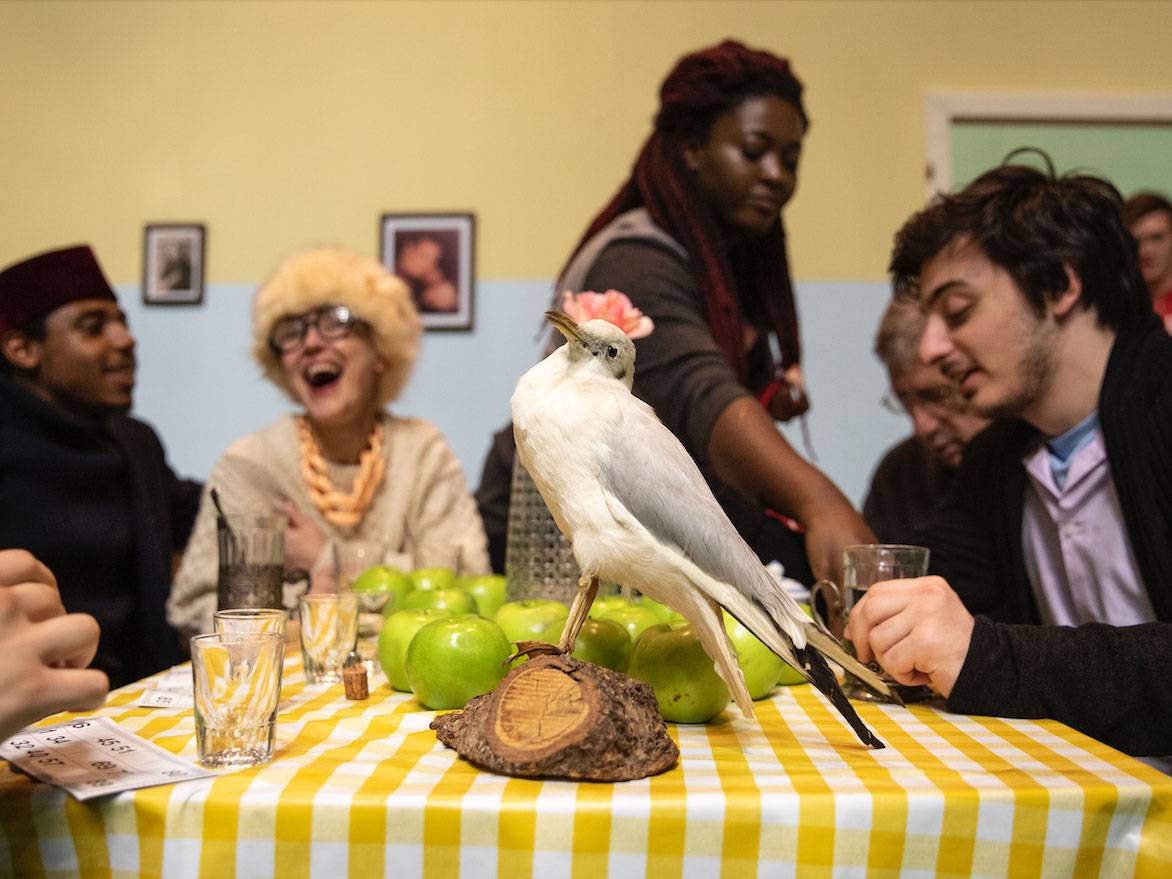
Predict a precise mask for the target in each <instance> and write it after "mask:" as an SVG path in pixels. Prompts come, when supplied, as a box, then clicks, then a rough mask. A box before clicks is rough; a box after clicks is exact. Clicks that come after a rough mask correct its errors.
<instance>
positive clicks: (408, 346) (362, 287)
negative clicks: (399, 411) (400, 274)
mask: <svg viewBox="0 0 1172 879" xmlns="http://www.w3.org/2000/svg"><path fill="white" fill-rule="evenodd" d="M323 305H345V306H347V307H348V308H349V309H350V311H351V312H353V313H354V314H355V315H356V316H358V317H360V318H362V319H363V320H364V321H366V322H367V323H368V324H370V327H371V344H373V345H374V350H375V351H377V352H378V353H379V355H380V356H381V357H382V358H383V359H384V360H386V369H384V370H383V372H382V374H381V375H380V376H379V384H378V405H379V408H380V409H381V408H382V407H383V406H385V405H386V404H387V403H389V402H391V401H392V400H394V399H395V398H396V397H397V396H399V393H400V392H401V391H402V390H403V387H404V386H405V385H406V384H407V379H408V378H409V377H410V375H411V368H412V367H413V366H414V365H415V358H416V357H417V356H418V354H419V340H420V333H421V332H422V325H421V324H420V321H419V315H418V313H416V311H415V306H414V305H413V304H412V303H411V294H410V292H409V291H408V289H407V285H406V284H404V283H403V282H402V281H401V280H399V279H398V278H396V277H395V276H394V275H392V274H391V273H390V272H388V271H387V270H386V268H385V267H384V266H383V265H381V264H380V263H377V262H375V261H374V260H373V259H371V258H370V257H367V256H363V255H362V254H359V253H354V252H352V251H349V250H341V249H336V248H323V249H320V250H308V251H305V252H304V253H298V254H295V255H293V256H291V257H289V258H288V259H286V260H285V261H284V262H282V263H281V265H280V266H278V267H277V271H276V272H275V273H274V274H273V276H272V277H271V278H269V279H268V281H266V282H265V283H264V284H263V285H262V286H261V288H260V289H259V290H257V291H256V297H255V298H254V299H253V301H252V356H253V357H254V358H255V359H256V362H257V363H259V364H260V365H261V368H262V369H263V370H264V374H265V376H266V377H267V378H268V379H269V381H271V382H272V383H273V384H275V385H276V386H277V387H279V388H280V389H281V390H283V391H284V392H285V393H286V394H287V395H288V396H289V397H290V398H291V399H292V400H293V401H294V402H299V401H298V400H297V397H296V395H295V394H294V393H293V390H292V388H290V386H289V383H288V382H287V381H286V379H285V371H284V370H283V369H282V368H281V358H280V355H278V354H277V353H276V352H274V351H273V349H272V348H271V347H270V346H269V335H270V334H271V333H272V331H273V325H274V324H276V322H277V321H278V320H280V319H281V318H283V317H286V316H288V315H292V314H303V313H305V312H307V311H312V310H313V309H315V308H319V307H321V306H323Z"/></svg>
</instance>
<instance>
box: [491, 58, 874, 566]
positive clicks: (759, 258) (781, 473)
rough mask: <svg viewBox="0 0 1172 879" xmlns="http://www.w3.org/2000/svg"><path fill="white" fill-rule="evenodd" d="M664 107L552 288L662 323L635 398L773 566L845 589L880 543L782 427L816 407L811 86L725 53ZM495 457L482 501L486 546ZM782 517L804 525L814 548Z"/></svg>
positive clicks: (785, 68)
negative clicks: (856, 551) (799, 253)
mask: <svg viewBox="0 0 1172 879" xmlns="http://www.w3.org/2000/svg"><path fill="white" fill-rule="evenodd" d="M659 95H660V108H659V113H658V114H657V116H656V118H655V130H654V131H653V132H652V134H651V137H650V138H649V139H648V140H647V142H646V143H645V144H644V145H643V149H642V151H641V152H640V153H639V157H638V159H637V160H636V162H635V167H634V169H633V172H632V174H631V177H630V179H629V180H627V182H626V183H624V184H623V186H622V187H621V188H620V189H619V191H618V193H617V194H616V195H615V196H614V198H613V199H611V201H610V203H609V204H607V206H606V207H605V208H603V210H602V212H601V213H599V214H598V216H597V217H595V218H594V220H593V221H592V222H591V223H590V225H589V227H588V228H587V230H586V233H585V234H584V235H583V237H582V239H581V241H580V242H579V243H578V246H577V248H576V249H575V251H574V253H573V255H572V256H571V258H570V260H569V262H568V264H567V265H566V267H565V268H564V269H563V271H562V275H561V279H560V281H559V284H558V287H557V289H558V291H559V293H560V291H563V290H570V291H574V292H578V291H583V290H611V289H614V290H620V291H622V292H623V293H626V294H627V295H628V296H629V297H630V299H631V302H632V304H633V305H634V306H636V307H637V308H639V309H640V310H641V311H642V312H643V313H644V314H645V315H647V316H649V317H650V318H651V319H652V320H653V321H654V325H655V330H654V332H652V333H651V334H650V335H648V336H646V337H645V338H641V339H639V340H638V341H637V342H636V349H637V356H638V359H637V368H636V370H635V384H634V393H635V394H636V396H638V397H640V398H642V399H643V400H645V401H647V402H648V403H649V404H651V405H652V406H653V407H654V408H655V411H656V414H657V415H658V416H659V418H660V419H661V420H662V421H663V422H664V424H666V425H667V426H668V427H669V428H670V429H671V430H672V432H673V433H675V435H676V436H677V437H679V439H680V441H681V442H682V443H683V444H684V446H685V447H686V448H687V449H688V452H689V453H690V454H691V455H692V457H693V458H694V459H695V460H696V462H697V464H698V465H699V466H700V469H701V471H703V473H704V475H705V478H706V479H707V480H708V482H709V484H710V485H711V486H712V488H713V491H714V492H715V494H716V496H717V498H718V499H719V501H720V502H721V505H722V506H723V507H724V509H725V512H726V513H728V515H729V518H730V519H731V520H732V522H733V524H734V525H735V526H736V527H737V530H738V531H739V532H740V533H741V535H742V536H743V537H744V538H745V540H746V542H748V543H749V545H750V546H752V547H753V548H754V549H755V550H756V551H757V553H758V554H759V555H760V556H761V558H762V559H763V560H765V561H768V560H771V559H774V558H776V559H779V560H780V561H781V562H782V563H783V564H784V565H785V568H786V573H787V575H788V576H790V577H794V578H795V579H799V580H805V581H807V582H809V581H810V580H811V579H812V577H811V573H812V574H813V575H816V576H818V577H826V576H832V577H835V578H836V579H837V576H838V574H839V568H840V565H841V556H842V552H841V550H842V547H843V546H845V545H848V544H852V543H870V542H874V539H875V538H874V535H873V534H872V533H871V531H870V529H869V528H868V527H867V526H866V524H865V523H864V522H863V520H862V518H861V517H860V516H859V515H858V514H857V513H856V512H855V510H854V509H853V508H852V507H851V505H850V502H849V501H847V499H846V498H845V497H844V496H843V495H842V493H841V492H840V491H839V490H838V489H837V488H836V487H835V486H834V484H833V483H831V481H830V480H829V479H827V478H826V476H825V475H823V474H822V473H821V472H820V471H819V470H817V469H816V468H814V467H813V466H811V465H810V464H809V463H807V462H806V461H805V459H803V458H802V457H801V456H800V455H798V454H797V453H796V452H795V451H794V450H793V449H792V448H791V447H790V445H789V443H787V442H786V440H785V438H784V437H783V436H782V435H781V433H780V432H779V431H778V430H777V428H776V425H775V423H774V421H775V419H777V420H787V419H789V418H791V417H793V416H795V415H800V414H801V413H803V412H804V411H805V410H806V409H807V408H808V403H807V401H806V396H805V390H804V387H803V385H802V381H801V372H800V369H799V368H798V363H799V355H800V347H799V341H798V326H797V315H796V311H795V308H794V298H793V289H792V286H791V283H790V277H789V266H788V262H787V259H786V248H785V229H784V227H783V226H782V223H781V209H782V207H783V206H784V205H785V204H786V202H788V201H789V199H790V197H791V196H792V195H793V192H794V188H795V187H796V185H797V169H798V159H799V157H800V155H801V149H802V138H803V136H804V134H805V132H806V128H807V126H808V124H809V121H808V119H807V117H806V114H805V111H804V109H803V108H802V86H801V83H800V82H799V81H798V80H797V78H796V77H795V76H794V75H793V73H792V72H791V71H790V68H789V64H788V63H787V62H786V61H785V60H784V59H781V58H778V57H777V56H775V55H772V54H770V53H768V52H763V51H755V50H751V49H748V48H746V47H745V46H743V45H742V44H740V43H737V42H734V41H732V40H726V41H725V42H723V43H720V44H719V45H717V46H714V47H711V48H708V49H704V50H701V51H699V52H695V53H693V54H690V55H686V56H685V57H684V58H682V59H681V60H680V61H679V62H678V63H677V64H676V66H675V68H674V69H673V70H672V71H671V73H669V74H668V76H667V79H666V80H664V83H663V86H662V87H661V89H660V92H659ZM502 442H503V443H505V444H511V437H508V438H505V437H502V436H500V435H498V442H497V444H496V446H497V447H499V446H500V445H501V443H502ZM499 452H500V449H499V448H495V447H494V453H496V454H499ZM494 453H490V461H489V464H488V465H486V476H485V482H484V483H483V484H482V486H481V489H480V491H479V492H478V493H477V499H478V501H479V502H480V504H481V512H482V515H483V517H484V519H485V525H486V528H487V529H488V530H489V531H490V542H491V534H492V532H493V531H496V530H497V529H496V528H494V524H495V523H494V519H497V518H498V517H499V510H498V515H497V516H494V513H493V510H492V506H493V504H492V493H491V490H490V488H489V485H488V483H489V481H490V480H489V468H490V466H491V464H492V456H493V454H494ZM502 475H503V474H502ZM505 484H506V485H507V477H506V478H505ZM773 511H776V512H777V513H780V514H784V515H785V516H788V517H791V518H792V519H794V520H797V521H798V522H800V523H801V524H802V526H803V527H804V529H805V546H804V548H803V546H802V541H801V538H800V537H798V536H797V535H796V534H794V533H793V532H792V531H790V530H789V529H788V528H787V527H786V526H785V525H784V524H783V523H782V521H781V520H780V519H779V517H778V516H776V515H770V513H772V512H773ZM503 524H504V523H503V517H501V520H500V529H499V530H500V533H501V534H503ZM803 549H804V551H803ZM494 560H495V559H494ZM807 560H808V565H807Z"/></svg>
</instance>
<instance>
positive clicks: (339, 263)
mask: <svg viewBox="0 0 1172 879" xmlns="http://www.w3.org/2000/svg"><path fill="white" fill-rule="evenodd" d="M252 330H253V346H252V354H253V357H254V358H255V359H256V361H257V362H258V363H259V364H260V366H261V369H262V370H263V371H264V374H265V377H266V378H268V379H269V380H270V381H271V382H273V384H275V385H276V386H277V387H278V388H280V389H281V390H282V391H283V392H284V393H285V394H286V395H287V396H288V397H289V398H290V399H291V400H292V401H293V402H294V403H295V404H296V405H297V406H298V407H300V409H301V410H302V411H301V413H300V414H297V415H286V416H283V417H282V418H280V419H278V420H277V421H276V422H274V423H273V424H271V425H269V426H268V427H266V428H264V429H263V430H260V431H258V432H256V433H252V434H249V435H248V436H245V437H242V438H241V439H239V440H237V441H236V442H234V443H233V444H232V445H231V446H229V448H228V450H227V451H226V452H225V453H224V454H223V456H222V457H221V458H220V460H219V461H218V462H217V464H216V466H215V468H214V469H213V471H212V475H211V478H210V479H209V480H208V491H207V492H205V497H204V499H203V502H202V504H201V505H200V510H199V517H198V519H197V521H196V526H195V533H194V534H193V535H192V538H191V543H190V545H189V546H188V550H187V553H186V554H185V555H184V558H183V565H182V566H181V567H180V569H179V573H178V575H177V576H176V580H175V589H174V591H173V592H172V595H171V600H170V602H169V603H168V606H167V610H168V615H169V618H170V620H171V622H172V623H173V624H174V625H175V626H176V627H178V628H179V629H181V630H182V631H184V632H186V633H188V634H195V633H197V632H207V631H211V624H212V614H213V612H214V611H215V609H216V577H217V565H218V553H217V544H216V511H215V508H214V504H212V503H211V501H210V498H209V497H208V496H207V495H208V494H210V490H211V488H213V487H215V488H217V490H218V494H219V496H220V499H221V502H222V504H223V506H224V508H225V512H226V513H228V514H233V513H256V514H266V513H272V512H274V511H275V512H279V513H283V514H284V515H286V516H287V517H288V525H287V528H286V532H285V567H286V568H287V569H289V568H303V569H305V570H307V571H310V572H311V573H312V574H313V576H312V577H311V586H312V588H314V589H315V590H318V589H334V588H337V585H338V584H337V582H336V579H335V577H336V573H337V572H336V570H334V569H333V567H332V565H333V562H334V559H335V552H334V549H335V547H337V546H339V545H340V544H346V543H349V542H354V541H361V542H363V543H373V544H376V545H377V546H380V547H381V554H380V556H379V558H378V559H377V560H379V561H381V562H383V563H387V564H391V565H394V566H396V567H400V568H405V569H410V568H412V567H424V566H428V565H430V564H433V563H437V562H443V563H444V564H451V563H458V564H459V565H460V566H461V567H462V569H463V570H464V571H465V572H467V573H481V572H484V571H487V570H488V555H487V552H486V550H485V540H484V529H483V528H482V526H481V524H480V517H479V516H478V515H477V513H476V505H475V503H474V502H473V500H472V496H471V495H470V494H469V492H468V488H467V486H466V484H465V482H464V474H463V471H462V469H461V467H460V462H459V461H458V460H457V459H456V456H455V455H454V454H453V453H452V450H451V449H450V448H449V447H448V444H447V442H446V441H445V440H444V438H443V436H442V435H441V434H440V432H439V431H438V430H437V429H436V428H435V426H434V425H432V424H431V423H429V422H427V421H423V420H421V419H418V418H407V417H403V416H398V415H392V414H391V413H390V412H388V411H387V406H388V404H390V403H391V402H393V401H394V400H395V399H396V398H397V397H398V396H399V394H400V392H401V391H402V390H403V388H404V387H405V386H406V384H407V380H408V378H409V377H410V374H411V369H412V367H413V366H414V364H415V359H416V357H417V355H418V352H419V342H420V335H421V328H420V322H419V316H418V314H417V313H416V311H415V307H414V306H413V305H412V304H411V297H410V294H409V293H408V291H407V287H406V285H405V284H404V283H403V282H402V281H401V280H399V279H398V278H396V277H395V276H394V275H392V274H390V273H389V272H388V271H387V270H386V269H385V268H384V267H383V266H382V265H380V264H379V263H377V262H375V261H374V260H373V259H370V258H369V257H366V256H362V255H360V254H357V253H352V252H350V251H346V250H338V249H320V250H310V251H306V252H304V253H299V254H296V255H294V256H292V257H290V258H288V259H287V260H285V261H284V262H283V263H282V264H281V265H280V267H278V269H277V271H276V273H275V274H274V275H273V276H272V277H271V278H270V279H269V280H268V281H266V282H265V284H264V285H263V286H262V287H261V288H260V289H259V290H258V291H257V294H256V297H255V298H254V299H253V304H252ZM294 592H295V590H289V591H288V592H287V594H286V600H287V601H288V602H289V603H290V606H292V604H293V603H294V602H295V601H296V597H297V596H296V595H295V594H294Z"/></svg>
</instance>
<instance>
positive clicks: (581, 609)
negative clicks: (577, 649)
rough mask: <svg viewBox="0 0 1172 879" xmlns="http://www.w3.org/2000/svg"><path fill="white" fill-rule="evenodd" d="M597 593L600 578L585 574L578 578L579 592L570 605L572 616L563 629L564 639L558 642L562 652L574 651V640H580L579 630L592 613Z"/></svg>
mask: <svg viewBox="0 0 1172 879" xmlns="http://www.w3.org/2000/svg"><path fill="white" fill-rule="evenodd" d="M597 594H598V578H597V577H594V576H590V575H587V574H583V575H582V576H581V577H580V578H579V580H578V594H577V595H575V596H574V603H573V604H572V605H570V616H569V617H568V618H567V619H566V626H565V628H564V629H562V639H561V641H559V642H558V648H559V649H560V650H561V651H562V653H573V652H574V642H575V641H576V640H578V632H580V631H581V630H582V623H584V622H586V615H587V614H588V613H590V605H592V604H594V596H596V595H597Z"/></svg>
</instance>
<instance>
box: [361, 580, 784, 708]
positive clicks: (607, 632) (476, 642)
mask: <svg viewBox="0 0 1172 879" xmlns="http://www.w3.org/2000/svg"><path fill="white" fill-rule="evenodd" d="M351 588H352V589H353V590H354V591H356V592H360V593H367V594H379V593H386V594H387V596H388V600H387V602H386V605H385V607H384V611H383V613H384V617H385V619H384V621H383V626H382V631H381V632H380V633H379V639H378V657H379V662H380V663H381V665H382V668H383V671H384V672H385V674H386V676H387V681H388V682H389V683H390V685H391V686H392V687H393V688H395V689H396V690H401V691H403V692H410V693H414V694H415V698H416V699H418V700H419V702H420V703H421V704H423V705H424V706H425V707H427V708H430V709H435V710H440V709H448V708H463V707H464V705H465V704H466V703H467V702H468V700H469V699H472V698H473V697H474V696H479V695H481V694H482V693H487V692H490V691H491V690H493V689H495V688H496V686H497V684H499V683H500V681H501V679H502V678H504V676H505V674H506V673H507V672H508V671H509V666H508V664H507V660H508V658H509V657H510V656H511V655H512V653H513V652H514V644H515V642H517V641H546V642H548V643H551V644H556V643H557V641H558V639H559V638H560V637H561V634H562V629H563V627H564V626H565V623H566V619H567V617H568V616H569V608H568V607H566V605H564V604H562V603H561V602H559V601H553V600H550V599H542V598H533V599H525V600H522V601H509V600H508V596H507V590H506V580H505V578H504V577H502V576H499V575H492V574H489V575H465V576H457V575H456V574H455V573H454V572H453V571H450V570H447V569H445V568H423V569H419V570H415V571H410V572H405V571H400V570H397V569H396V568H392V567H390V566H388V565H377V566H375V567H373V568H369V569H368V570H366V571H364V572H363V573H362V575H361V576H359V577H358V578H357V579H356V580H355V581H354V582H353V583H352V584H351ZM724 622H725V629H726V630H727V632H728V634H729V637H730V638H731V640H732V643H733V646H734V648H735V649H736V653H737V659H738V661H739V662H740V665H741V670H742V671H743V673H744V675H745V683H746V685H747V687H748V689H749V694H750V695H751V696H752V697H753V698H754V699H761V698H764V697H765V696H768V695H769V694H770V693H771V692H772V691H773V688H774V687H775V686H777V685H778V684H797V683H804V682H805V678H803V677H802V676H801V675H800V674H798V673H797V672H795V671H794V670H793V669H791V668H790V667H789V666H788V665H786V664H785V663H784V662H783V661H782V660H780V659H778V658H777V657H776V656H775V655H774V654H773V652H772V651H771V650H769V648H768V647H766V646H765V645H764V644H762V643H761V642H760V641H758V640H757V638H756V636H754V635H753V634H752V633H751V632H750V631H749V630H748V629H746V628H745V627H744V626H742V625H741V624H740V623H739V622H737V621H736V620H735V619H733V618H732V617H730V616H728V615H727V614H726V615H725V619H724ZM573 656H575V657H576V658H578V659H581V660H584V661H586V662H593V663H595V664H597V665H601V666H605V667H606V668H610V669H613V670H615V671H619V672H625V673H626V674H629V675H630V676H631V677H633V678H637V679H639V680H642V681H645V682H646V683H647V684H649V685H650V686H651V688H652V689H653V690H654V691H655V697H656V700H657V701H658V703H659V709H660V713H661V714H662V715H663V717H664V719H665V720H669V721H673V722H676V723H704V722H706V721H708V720H711V719H712V718H713V717H715V716H716V715H717V714H719V713H720V712H721V711H722V710H723V709H724V707H725V706H726V705H727V704H728V700H729V694H728V689H727V687H725V685H724V682H723V681H721V680H720V678H719V677H718V676H717V675H716V671H715V670H714V669H713V667H712V660H711V659H709V658H708V655H707V654H706V653H705V652H704V649H703V647H702V646H701V645H700V641H699V638H697V636H696V634H695V633H694V632H693V631H692V627H691V625H690V624H689V623H688V622H687V621H686V620H684V619H683V617H681V616H680V615H679V614H677V613H675V612H674V611H672V610H671V609H670V608H668V607H665V606H664V605H662V604H659V603H658V602H655V601H652V600H651V599H649V598H646V597H639V598H634V599H627V598H624V597H622V596H620V595H605V596H600V597H599V598H597V599H595V601H594V605H593V606H592V607H591V608H590V613H589V617H588V618H587V620H586V621H585V622H584V623H583V625H582V630H581V632H579V634H578V638H577V641H576V642H575V645H574V651H573ZM523 661H525V660H524V659H523V658H520V659H517V660H515V661H514V663H513V664H514V665H515V664H516V663H518V662H523Z"/></svg>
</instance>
